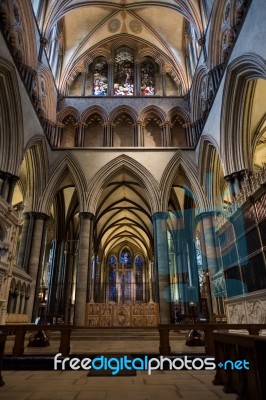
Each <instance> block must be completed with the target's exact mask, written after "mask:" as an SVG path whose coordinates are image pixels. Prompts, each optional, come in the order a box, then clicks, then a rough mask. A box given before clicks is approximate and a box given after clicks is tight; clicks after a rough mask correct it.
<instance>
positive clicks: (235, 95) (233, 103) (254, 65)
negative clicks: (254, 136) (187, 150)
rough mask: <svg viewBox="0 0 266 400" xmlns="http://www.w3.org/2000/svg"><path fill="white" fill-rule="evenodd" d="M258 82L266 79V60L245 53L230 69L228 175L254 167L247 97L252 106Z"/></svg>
mask: <svg viewBox="0 0 266 400" xmlns="http://www.w3.org/2000/svg"><path fill="white" fill-rule="evenodd" d="M256 79H266V61H265V60H264V59H263V58H262V57H260V56H258V55H256V54H252V53H248V54H244V55H242V56H240V57H238V58H236V59H235V60H234V61H233V62H232V63H231V64H230V65H229V66H228V71H227V74H226V79H225V86H224V93H223V100H222V109H223V110H224V112H223V115H222V119H221V155H222V159H223V160H224V166H225V174H226V175H229V174H231V173H233V172H235V171H240V170H243V169H249V168H250V167H251V166H250V158H249V149H250V146H251V137H250V133H249V129H248V125H249V118H250V115H249V113H250V105H251V104H250V102H249V104H247V102H246V101H245V98H246V96H248V97H249V98H250V99H251V103H252V93H254V87H252V81H254V80H256ZM232 110H234V111H233V112H232Z"/></svg>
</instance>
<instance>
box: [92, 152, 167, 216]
mask: <svg viewBox="0 0 266 400" xmlns="http://www.w3.org/2000/svg"><path fill="white" fill-rule="evenodd" d="M123 171H125V172H127V173H128V174H130V175H132V176H133V177H134V178H135V179H136V180H137V181H138V182H139V184H140V185H141V187H143V188H144V189H145V190H146V192H147V197H148V200H149V204H150V208H151V211H152V213H155V212H156V211H158V210H159V192H158V183H157V181H156V180H155V178H154V176H153V175H152V174H151V173H150V172H149V171H148V170H147V169H146V168H145V167H143V165H141V164H140V163H139V162H138V161H136V160H134V159H133V158H131V157H129V156H127V155H125V154H122V155H121V156H119V157H116V158H115V159H114V160H112V161H110V162H108V163H107V164H105V166H104V167H103V168H101V169H100V170H99V171H98V172H97V174H96V175H95V176H94V177H93V179H92V180H91V181H90V182H89V186H88V197H87V204H88V206H89V209H90V211H91V212H92V213H95V212H96V208H97V204H98V201H99V199H100V196H101V193H102V191H103V189H104V188H105V187H106V185H107V184H108V182H109V181H111V180H112V179H113V178H114V177H115V176H116V175H117V174H119V173H120V172H123Z"/></svg>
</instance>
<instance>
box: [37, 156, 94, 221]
mask: <svg viewBox="0 0 266 400" xmlns="http://www.w3.org/2000/svg"><path fill="white" fill-rule="evenodd" d="M68 174H69V175H70V176H71V178H72V180H73V182H74V184H75V187H76V190H77V193H78V198H79V204H80V212H82V211H87V208H86V199H85V196H86V187H87V182H86V178H85V176H84V174H83V171H82V168H81V166H80V164H79V162H78V160H77V159H76V157H75V156H73V155H72V154H70V153H69V152H66V153H64V154H63V155H62V157H60V158H59V159H57V160H56V161H55V163H54V164H53V165H52V166H51V169H50V176H49V181H48V183H47V185H46V188H45V190H44V192H43V196H42V199H41V201H40V204H39V211H40V212H43V213H46V214H49V213H50V209H51V206H52V202H53V199H54V197H55V194H56V191H57V190H58V188H59V187H60V182H62V180H63V179H64V178H65V177H66V176H67V175H68Z"/></svg>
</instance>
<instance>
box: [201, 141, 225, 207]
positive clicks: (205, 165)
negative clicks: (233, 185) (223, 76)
mask: <svg viewBox="0 0 266 400" xmlns="http://www.w3.org/2000/svg"><path fill="white" fill-rule="evenodd" d="M198 159H199V160H202V162H201V163H200V164H199V174H198V175H199V181H200V184H201V186H202V187H203V188H204V191H205V195H206V197H207V199H208V201H209V203H210V204H211V205H212V207H213V208H214V209H217V208H219V207H220V206H221V204H222V201H223V199H222V198H223V192H224V189H225V186H226V182H225V180H224V169H223V164H222V160H221V157H220V150H219V147H218V144H217V143H216V141H215V140H214V139H213V138H212V137H210V136H207V135H203V136H202V137H201V139H200V143H199V155H198Z"/></svg>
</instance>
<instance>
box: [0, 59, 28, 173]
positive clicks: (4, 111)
mask: <svg viewBox="0 0 266 400" xmlns="http://www.w3.org/2000/svg"><path fill="white" fill-rule="evenodd" d="M0 93H1V96H0V132H1V136H0V140H1V143H0V170H2V171H4V172H8V173H10V174H12V175H15V176H17V175H18V171H19V167H20V163H21V161H22V156H23V137H24V132H23V123H22V121H23V115H22V109H21V103H20V91H19V86H18V82H17V76H16V71H15V68H14V66H13V65H12V64H11V63H10V62H9V61H7V60H5V59H4V58H1V57H0Z"/></svg>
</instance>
